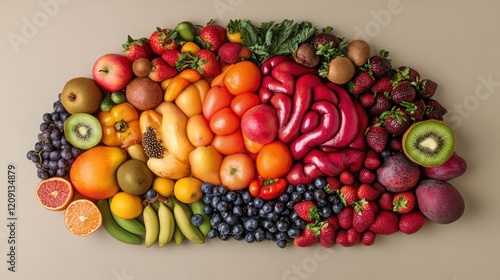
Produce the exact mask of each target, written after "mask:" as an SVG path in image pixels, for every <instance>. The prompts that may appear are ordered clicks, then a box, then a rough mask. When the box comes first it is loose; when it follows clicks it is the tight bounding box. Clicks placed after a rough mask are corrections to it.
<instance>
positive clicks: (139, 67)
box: [132, 58, 153, 78]
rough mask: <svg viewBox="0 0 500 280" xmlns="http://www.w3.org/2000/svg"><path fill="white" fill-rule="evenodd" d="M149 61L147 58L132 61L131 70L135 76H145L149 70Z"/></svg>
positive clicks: (150, 65)
mask: <svg viewBox="0 0 500 280" xmlns="http://www.w3.org/2000/svg"><path fill="white" fill-rule="evenodd" d="M151 67H153V66H152V64H151V61H149V60H148V59H147V58H138V59H136V60H135V61H134V62H133V63H132V72H133V73H134V75H136V76H137V77H140V78H143V77H146V76H147V75H148V74H149V72H151Z"/></svg>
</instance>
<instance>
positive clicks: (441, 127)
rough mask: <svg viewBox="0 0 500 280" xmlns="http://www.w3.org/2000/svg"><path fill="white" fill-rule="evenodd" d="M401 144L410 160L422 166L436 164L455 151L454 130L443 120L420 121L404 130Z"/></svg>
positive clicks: (439, 163) (441, 162)
mask: <svg viewBox="0 0 500 280" xmlns="http://www.w3.org/2000/svg"><path fill="white" fill-rule="evenodd" d="M402 144H403V151H404V153H405V154H406V156H407V157H408V158H409V159H410V160H411V161H413V162H415V163H417V164H419V165H421V166H424V167H432V166H438V165H441V164H443V163H445V162H446V161H447V160H448V159H449V158H450V157H451V155H452V154H453V152H454V151H455V132H454V131H453V130H452V129H451V128H450V127H449V126H448V124H446V123H445V122H443V121H439V120H425V121H420V122H416V123H414V124H412V125H411V126H410V127H409V128H408V129H407V130H406V132H405V133H404V135H403V139H402Z"/></svg>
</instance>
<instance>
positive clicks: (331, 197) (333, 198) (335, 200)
mask: <svg viewBox="0 0 500 280" xmlns="http://www.w3.org/2000/svg"><path fill="white" fill-rule="evenodd" d="M326 201H328V202H330V203H331V204H336V203H339V201H340V198H339V196H338V195H337V194H329V195H327V196H326Z"/></svg>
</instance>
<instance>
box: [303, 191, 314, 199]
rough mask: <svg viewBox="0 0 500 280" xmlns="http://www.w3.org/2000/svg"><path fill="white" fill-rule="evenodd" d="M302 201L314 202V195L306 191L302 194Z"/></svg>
mask: <svg viewBox="0 0 500 280" xmlns="http://www.w3.org/2000/svg"><path fill="white" fill-rule="evenodd" d="M304 200H314V194H313V192H312V191H306V192H305V193H304Z"/></svg>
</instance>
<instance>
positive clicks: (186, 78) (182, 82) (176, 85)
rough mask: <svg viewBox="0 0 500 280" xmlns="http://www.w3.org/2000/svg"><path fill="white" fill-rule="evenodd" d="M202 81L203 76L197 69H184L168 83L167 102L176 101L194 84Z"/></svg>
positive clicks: (166, 90)
mask: <svg viewBox="0 0 500 280" xmlns="http://www.w3.org/2000/svg"><path fill="white" fill-rule="evenodd" d="M199 79H201V74H200V72H198V71H197V70H195V69H191V68H188V69H184V70H182V71H181V72H180V73H179V74H177V75H176V76H175V77H173V78H172V80H171V81H170V82H169V83H168V85H167V88H166V89H165V96H164V97H165V101H167V102H171V101H174V99H175V98H177V96H179V94H181V92H182V91H183V90H184V89H185V88H186V87H187V86H189V85H190V84H191V83H194V82H196V81H198V80H199Z"/></svg>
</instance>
